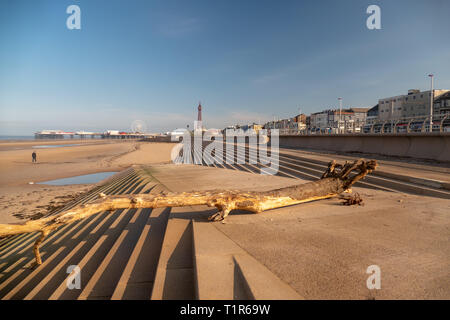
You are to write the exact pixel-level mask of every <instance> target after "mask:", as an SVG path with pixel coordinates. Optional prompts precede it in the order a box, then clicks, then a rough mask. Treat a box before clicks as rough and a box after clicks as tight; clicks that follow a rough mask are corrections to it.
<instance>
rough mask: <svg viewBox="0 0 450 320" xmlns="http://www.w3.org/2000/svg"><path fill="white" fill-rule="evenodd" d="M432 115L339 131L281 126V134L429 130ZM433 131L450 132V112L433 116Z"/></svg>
mask: <svg viewBox="0 0 450 320" xmlns="http://www.w3.org/2000/svg"><path fill="white" fill-rule="evenodd" d="M429 128H430V117H429V116H421V117H410V118H399V119H393V120H373V121H371V123H365V124H357V125H355V124H353V123H351V124H349V123H344V124H343V126H341V130H340V131H339V130H338V128H337V127H333V128H330V127H328V128H314V127H312V128H306V129H300V130H298V129H290V128H281V129H278V130H279V134H280V136H285V135H335V134H377V133H379V134H383V133H391V134H401V133H414V132H422V133H426V132H429V131H430V130H429ZM432 131H433V132H450V113H446V114H439V115H434V116H433V127H432Z"/></svg>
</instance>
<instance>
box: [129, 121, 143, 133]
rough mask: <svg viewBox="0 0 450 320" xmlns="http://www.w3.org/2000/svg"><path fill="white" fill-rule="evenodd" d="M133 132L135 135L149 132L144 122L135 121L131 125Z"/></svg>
mask: <svg viewBox="0 0 450 320" xmlns="http://www.w3.org/2000/svg"><path fill="white" fill-rule="evenodd" d="M131 132H133V133H145V132H147V125H146V123H145V122H144V121H142V120H134V121H133V123H132V124H131Z"/></svg>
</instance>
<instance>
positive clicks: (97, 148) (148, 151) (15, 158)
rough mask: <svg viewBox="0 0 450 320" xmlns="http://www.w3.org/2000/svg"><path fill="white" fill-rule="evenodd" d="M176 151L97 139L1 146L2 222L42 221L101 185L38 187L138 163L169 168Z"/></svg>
mask: <svg viewBox="0 0 450 320" xmlns="http://www.w3.org/2000/svg"><path fill="white" fill-rule="evenodd" d="M62 145H64V146H62ZM173 146H174V144H171V143H149V142H138V141H112V140H91V139H89V140H87V139H86V140H75V139H74V140H51V141H48V140H30V141H0V223H16V222H20V221H23V219H27V218H31V217H33V216H34V217H36V215H37V216H39V214H42V213H45V212H47V211H48V210H52V209H54V208H55V207H58V206H59V205H62V204H64V203H66V202H67V201H70V200H71V199H73V197H75V196H77V195H79V194H80V193H84V192H87V191H89V190H90V189H91V188H92V187H94V186H95V185H96V184H74V185H65V186H52V185H46V184H38V183H41V182H45V181H49V180H55V179H61V178H67V177H73V176H79V175H85V174H92V173H99V172H115V171H122V170H123V169H126V168H128V167H129V166H131V165H133V164H155V163H167V162H169V161H170V151H171V149H172V147H173ZM33 151H35V152H36V154H37V162H36V163H32V161H31V160H32V158H31V154H32V152H33Z"/></svg>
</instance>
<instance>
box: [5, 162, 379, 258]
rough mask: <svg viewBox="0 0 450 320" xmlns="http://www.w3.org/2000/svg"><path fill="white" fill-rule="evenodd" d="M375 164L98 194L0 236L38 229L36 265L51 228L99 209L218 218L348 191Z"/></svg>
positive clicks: (7, 227)
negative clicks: (237, 182) (269, 185)
mask: <svg viewBox="0 0 450 320" xmlns="http://www.w3.org/2000/svg"><path fill="white" fill-rule="evenodd" d="M376 167H377V163H376V161H375V160H369V161H365V160H363V159H360V160H356V161H354V162H346V163H345V164H344V165H340V164H337V163H336V162H335V161H332V162H330V163H329V165H328V169H327V170H326V171H325V173H324V174H323V176H322V178H321V179H319V180H317V181H314V182H309V183H304V184H300V185H295V186H291V187H286V188H280V189H275V190H270V191H264V192H256V191H241V190H213V191H198V192H182V193H174V192H170V193H164V192H162V193H160V194H136V195H111V196H106V195H104V194H100V195H99V199H97V200H95V201H93V202H91V203H88V204H82V205H79V206H76V207H74V208H72V209H70V210H67V211H64V212H61V213H59V214H56V215H53V216H49V217H46V218H42V219H38V220H31V221H27V222H26V223H24V224H0V237H1V236H8V235H14V234H20V233H25V232H36V231H39V232H41V236H40V237H39V238H38V239H37V240H36V242H35V245H34V247H33V251H34V254H35V257H36V262H35V263H36V265H40V264H41V257H40V254H39V246H40V244H41V243H42V241H43V240H44V239H45V237H46V236H47V235H48V234H49V233H50V232H51V231H53V230H54V229H56V228H58V227H60V226H62V225H65V224H68V223H71V222H75V221H78V220H80V219H84V218H87V217H89V216H91V215H94V214H97V213H99V212H104V211H114V210H118V209H137V208H162V207H185V206H194V205H207V206H209V207H216V208H217V209H218V210H219V212H217V213H215V214H213V215H212V216H211V217H210V218H209V219H210V220H213V221H220V220H223V219H225V218H226V217H227V216H228V214H229V213H230V211H232V210H236V209H238V210H245V211H250V212H255V213H259V212H262V211H265V210H269V209H275V208H280V207H285V206H289V205H294V204H299V203H303V202H309V201H314V200H319V199H326V198H330V197H334V196H336V195H338V194H340V193H342V192H346V191H350V187H351V186H352V185H353V184H354V183H355V182H357V181H358V180H360V179H362V178H364V176H366V175H367V174H368V173H370V172H372V171H373V170H375V168H376ZM353 170H356V171H357V173H356V174H354V175H352V176H351V175H350V174H351V172H352V171H353Z"/></svg>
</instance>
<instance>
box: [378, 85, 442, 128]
mask: <svg viewBox="0 0 450 320" xmlns="http://www.w3.org/2000/svg"><path fill="white" fill-rule="evenodd" d="M447 92H449V90H434V101H435V103H436V100H437V99H439V98H440V96H441V95H443V94H445V93H447ZM439 101H441V100H439ZM445 101H446V100H445ZM430 102H431V90H428V91H420V90H417V89H411V90H408V94H406V95H399V96H394V97H389V98H382V99H379V100H378V105H379V113H378V120H380V121H389V120H399V119H407V118H415V117H428V116H429V115H430ZM445 103H446V102H445ZM439 113H440V111H439V112H436V110H433V115H434V114H437V115H438V114H439Z"/></svg>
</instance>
